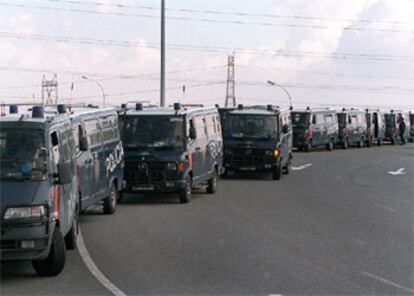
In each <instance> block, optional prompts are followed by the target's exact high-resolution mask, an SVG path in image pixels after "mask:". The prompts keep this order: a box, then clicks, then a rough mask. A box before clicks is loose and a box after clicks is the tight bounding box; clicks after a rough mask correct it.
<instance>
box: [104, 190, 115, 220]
mask: <svg viewBox="0 0 414 296" xmlns="http://www.w3.org/2000/svg"><path fill="white" fill-rule="evenodd" d="M117 201H118V191H117V190H116V186H115V184H112V186H111V192H110V193H109V196H108V197H107V198H105V199H104V204H103V212H104V214H106V215H112V214H113V213H115V211H116V203H117Z"/></svg>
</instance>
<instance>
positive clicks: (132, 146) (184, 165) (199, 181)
mask: <svg viewBox="0 0 414 296" xmlns="http://www.w3.org/2000/svg"><path fill="white" fill-rule="evenodd" d="M123 107H124V108H123V109H122V110H121V111H120V120H121V121H122V125H121V126H122V130H121V134H122V141H123V144H124V150H125V169H124V175H125V190H124V192H126V193H133V194H138V193H144V194H145V193H178V195H179V199H180V202H181V203H188V202H189V201H190V200H191V196H192V189H193V188H195V187H200V186H203V185H206V189H207V192H208V193H210V194H213V193H215V192H216V189H217V182H218V177H219V175H220V173H221V171H222V162H223V159H222V158H223V156H222V155H223V143H222V134H221V124H220V118H219V114H218V111H217V109H216V108H205V107H200V106H199V107H195V106H190V107H188V106H185V105H180V104H179V103H176V104H174V106H173V107H172V106H171V107H166V108H162V107H153V106H148V107H146V106H144V105H143V104H141V103H137V104H136V105H135V108H129V107H128V106H125V105H124V106H123Z"/></svg>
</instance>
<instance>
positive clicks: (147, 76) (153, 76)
mask: <svg viewBox="0 0 414 296" xmlns="http://www.w3.org/2000/svg"><path fill="white" fill-rule="evenodd" d="M225 67H226V65H221V66H209V67H202V68H188V69H182V70H173V71H167V72H166V73H168V74H178V73H190V72H198V71H206V70H212V69H222V68H225ZM2 70H4V71H18V72H36V73H58V74H61V73H64V74H66V73H67V74H68V75H74V74H75V75H80V76H81V75H91V73H87V72H79V71H60V70H54V69H28V68H15V67H0V71H2ZM93 74H94V76H101V75H114V74H109V73H93ZM91 76H93V75H91ZM135 78H145V79H150V80H152V79H158V78H159V73H148V74H137V75H128V74H117V76H115V77H108V78H100V79H99V81H113V80H119V79H135ZM170 81H172V80H170ZM91 82H93V81H90V80H84V79H82V80H77V81H67V82H59V85H71V84H72V83H75V84H79V83H91ZM36 86H37V87H40V85H21V86H9V87H1V88H0V89H1V90H6V89H21V88H33V87H36Z"/></svg>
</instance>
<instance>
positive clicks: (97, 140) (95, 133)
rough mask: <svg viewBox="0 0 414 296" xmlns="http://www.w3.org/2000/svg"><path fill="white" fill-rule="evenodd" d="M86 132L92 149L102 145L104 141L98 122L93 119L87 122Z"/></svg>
mask: <svg viewBox="0 0 414 296" xmlns="http://www.w3.org/2000/svg"><path fill="white" fill-rule="evenodd" d="M85 130H86V135H87V137H88V143H89V145H90V146H91V147H94V146H98V145H101V143H102V139H101V132H100V128H99V124H98V120H96V119H93V120H89V121H86V122H85Z"/></svg>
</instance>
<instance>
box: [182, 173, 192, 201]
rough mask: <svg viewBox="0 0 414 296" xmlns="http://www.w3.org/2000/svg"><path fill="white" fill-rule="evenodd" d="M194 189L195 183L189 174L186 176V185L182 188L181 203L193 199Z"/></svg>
mask: <svg viewBox="0 0 414 296" xmlns="http://www.w3.org/2000/svg"><path fill="white" fill-rule="evenodd" d="M192 190H193V185H192V181H191V176H190V175H187V177H186V178H185V187H184V188H183V189H181V192H180V193H179V197H180V202H181V203H189V202H190V201H191V194H192Z"/></svg>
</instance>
